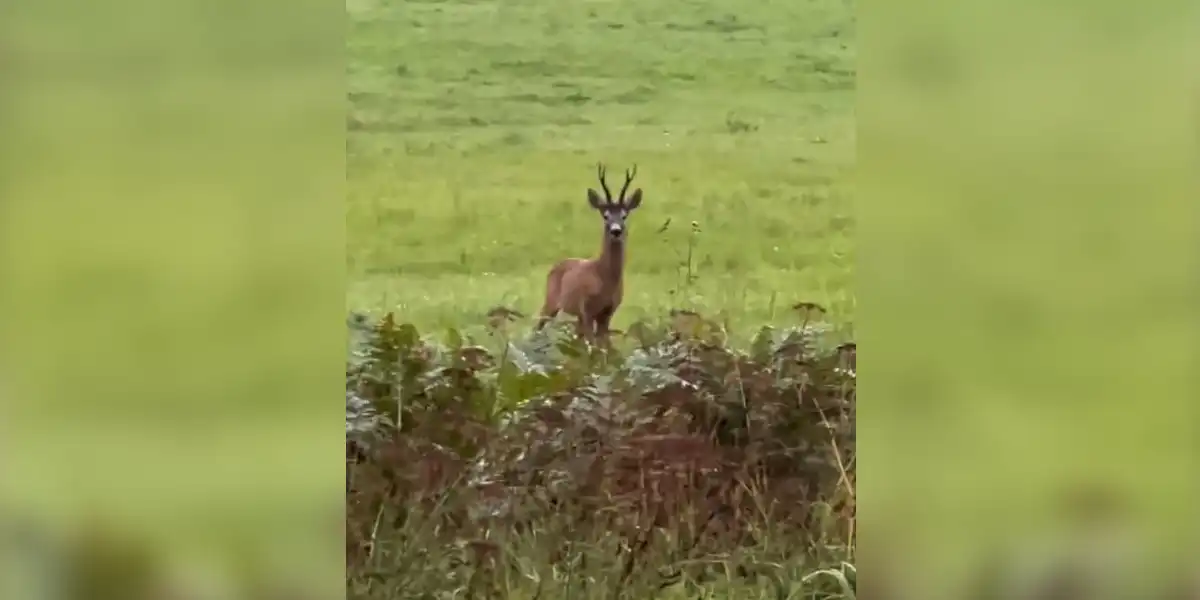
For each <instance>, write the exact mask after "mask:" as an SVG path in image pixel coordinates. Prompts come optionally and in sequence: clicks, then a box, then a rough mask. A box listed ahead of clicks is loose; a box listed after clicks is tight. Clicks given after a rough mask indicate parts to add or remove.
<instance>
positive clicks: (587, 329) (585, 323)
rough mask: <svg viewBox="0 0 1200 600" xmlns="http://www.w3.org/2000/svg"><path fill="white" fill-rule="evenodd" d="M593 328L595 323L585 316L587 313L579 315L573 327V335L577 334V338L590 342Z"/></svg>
mask: <svg viewBox="0 0 1200 600" xmlns="http://www.w3.org/2000/svg"><path fill="white" fill-rule="evenodd" d="M595 327H596V322H595V321H594V320H593V319H592V317H591V316H589V315H588V314H587V312H580V313H579V322H578V323H577V324H576V326H575V333H576V334H578V335H579V337H581V338H583V339H585V340H587V341H589V342H590V341H592V334H593V333H594V332H595Z"/></svg>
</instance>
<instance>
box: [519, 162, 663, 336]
mask: <svg viewBox="0 0 1200 600" xmlns="http://www.w3.org/2000/svg"><path fill="white" fill-rule="evenodd" d="M605 172H606V169H605V167H604V165H603V164H597V165H596V175H597V177H598V178H599V179H600V189H602V190H604V199H603V200H601V198H600V194H599V193H597V192H596V190H594V189H591V188H588V191H587V197H588V204H590V205H591V207H592V208H594V209H596V211H597V212H599V213H600V216H601V218H602V219H603V222H604V233H603V238H602V239H603V242H602V245H601V247H600V256H599V258H568V259H564V260H561V261H559V262H558V263H557V264H555V265H554V267H552V268H551V269H550V274H549V276H547V277H546V303H545V304H544V305H542V312H541V317H540V318H539V319H538V324H537V329H539V330H540V329H542V328H543V327H545V325H546V323H547V322H548V321H550V320H551V319H553V318H554V317H555V316H557V315H558V313H559V312H560V311H561V312H565V313H567V314H569V315H573V316H574V317H575V318H576V319H578V325H577V331H578V333H579V335H581V336H583V337H584V338H585V339H589V340H594V339H596V337H599V336H603V337H605V338H607V336H608V332H609V328H608V326H609V323H610V322H611V321H612V317H613V313H615V312H617V308H618V307H619V306H621V296H622V293H623V285H622V279H623V273H624V271H625V239H626V236H627V227H626V225H625V219H626V218H627V217H628V216H629V213H631V212H633V210H634V209H636V208H637V207H638V206H641V204H642V190H641V188H638V189H635V190H633V193H632V194H630V195H629V197H628V198H626V197H625V191H626V190H628V189H629V184H630V183H631V182H632V181H633V178H634V176H636V175H637V165H634V166H633V169H627V170H626V171H625V185H623V186H621V193H620V195H618V196H617V199H616V201H614V200H613V197H612V192H611V191H609V189H608V183H606V182H605V180H604V176H605Z"/></svg>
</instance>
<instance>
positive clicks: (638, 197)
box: [625, 188, 642, 210]
mask: <svg viewBox="0 0 1200 600" xmlns="http://www.w3.org/2000/svg"><path fill="white" fill-rule="evenodd" d="M641 205H642V188H638V189H636V190H633V193H632V194H630V195H629V199H627V200H626V201H625V208H626V209H628V210H633V209H635V208H637V207H639V206H641Z"/></svg>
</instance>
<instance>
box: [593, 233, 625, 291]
mask: <svg viewBox="0 0 1200 600" xmlns="http://www.w3.org/2000/svg"><path fill="white" fill-rule="evenodd" d="M601 248H602V249H601V251H600V260H599V261H598V262H599V263H600V273H601V274H602V275H603V276H604V280H605V281H607V282H608V283H616V282H618V281H620V280H621V275H622V273H623V272H624V271H625V241H624V240H620V241H614V240H611V239H609V238H608V236H607V235H606V236H604V245H603V246H602V247H601Z"/></svg>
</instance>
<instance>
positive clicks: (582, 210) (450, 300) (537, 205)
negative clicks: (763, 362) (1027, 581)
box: [346, 0, 856, 329]
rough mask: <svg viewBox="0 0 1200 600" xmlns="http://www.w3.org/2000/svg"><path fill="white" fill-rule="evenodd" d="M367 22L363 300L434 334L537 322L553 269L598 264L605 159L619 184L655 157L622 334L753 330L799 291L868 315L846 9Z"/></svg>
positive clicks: (472, 14)
mask: <svg viewBox="0 0 1200 600" xmlns="http://www.w3.org/2000/svg"><path fill="white" fill-rule="evenodd" d="M347 14H348V17H349V20H350V30H349V33H348V35H347V45H348V58H347V60H348V66H347V79H348V81H347V86H348V90H349V103H350V104H349V113H348V116H347V128H348V138H347V172H348V173H347V179H348V182H347V186H348V201H347V215H346V223H347V245H348V247H347V261H348V265H347V267H348V272H349V279H350V281H349V289H348V294H347V302H348V308H349V309H352V310H360V311H366V312H371V313H379V312H383V311H388V310H392V311H396V312H397V313H398V314H400V315H403V316H402V318H403V319H404V320H407V321H411V322H413V323H415V324H418V325H420V326H426V327H444V326H451V325H453V326H458V327H470V326H471V325H473V324H477V323H481V322H482V320H483V314H484V313H486V311H487V310H488V309H490V308H492V307H495V306H498V305H503V306H507V307H510V308H513V309H516V310H518V311H520V312H523V313H525V314H527V315H528V314H531V313H533V312H535V311H536V310H537V309H538V308H539V307H540V304H541V301H542V297H543V296H542V294H543V290H544V288H545V277H546V272H547V270H548V269H549V267H550V265H551V264H553V263H554V262H555V261H556V260H558V259H560V258H564V257H567V256H591V255H594V254H596V253H597V252H598V251H599V246H600V234H601V231H600V219H599V217H598V216H597V214H596V213H594V212H593V211H591V210H590V209H589V208H588V206H587V202H586V196H585V190H586V189H587V188H588V187H594V186H595V185H596V178H595V164H596V162H597V161H604V162H606V163H607V164H608V165H609V173H610V178H613V177H616V178H617V179H618V181H617V184H619V183H620V180H619V178H620V173H621V171H622V170H623V169H624V168H626V167H627V166H629V165H631V164H634V163H636V164H637V165H638V169H639V172H638V173H639V174H638V180H637V182H638V184H640V186H641V187H642V188H643V189H644V190H645V201H644V202H643V205H642V208H641V209H639V210H638V212H636V213H634V215H633V216H632V217H631V220H630V225H631V232H630V235H631V237H630V241H629V244H630V250H629V259H628V264H627V268H626V277H627V284H626V295H625V303H624V305H623V307H622V309H621V310H620V311H619V312H618V313H617V315H616V318H615V320H614V326H615V327H617V328H624V327H625V326H627V325H628V324H629V323H630V322H631V321H633V320H634V319H638V318H641V317H647V316H658V315H660V314H662V313H663V312H664V311H666V310H667V309H670V308H689V309H694V310H701V311H703V312H706V313H709V314H712V315H714V316H722V317H724V318H726V319H728V320H729V322H730V323H732V324H733V325H734V327H735V328H737V329H741V328H742V327H744V328H745V329H752V328H756V327H758V326H759V325H761V324H762V323H763V322H764V321H766V320H783V319H785V318H786V313H787V311H786V306H789V305H791V304H792V303H794V302H796V301H801V300H803V301H811V302H817V303H821V304H823V305H825V306H827V307H828V308H829V309H830V311H831V313H832V316H833V318H834V319H835V320H836V321H840V322H847V321H849V320H851V319H852V318H853V313H854V307H855V298H854V294H853V291H852V278H851V274H852V265H853V262H854V243H853V240H854V236H855V226H856V225H855V218H854V213H853V209H852V206H851V197H852V195H851V192H850V189H849V175H850V168H851V166H852V165H853V161H854V155H855V145H854V140H855V131H854V94H855V92H854V87H855V66H854V60H855V36H856V24H855V21H854V12H853V4H852V3H851V2H849V1H848V0H806V1H802V2H778V1H776V2H759V3H753V4H745V3H735V2H733V1H732V0H686V1H684V2H675V3H670V4H664V5H662V6H658V5H656V4H653V3H641V2H633V1H630V0H608V1H590V2H577V3H561V2H550V1H549V0H518V1H514V2H503V3H501V2H495V1H490V2H485V1H466V0H457V1H439V0H423V1H418V2H403V3H401V2H384V1H382V0H347ZM668 219H670V225H669V226H668V227H667V228H666V230H665V231H661V232H660V229H661V228H662V226H663V224H664V223H666V222H667V220H668ZM693 222H695V223H696V224H697V225H698V228H699V232H698V233H694V232H693V231H692V223H693ZM689 248H690V252H691V255H692V258H691V272H692V274H693V276H694V279H692V280H691V281H690V282H689V281H688V278H687V275H686V274H687V272H688V268H687V267H686V265H687V262H688V259H687V256H688V254H689Z"/></svg>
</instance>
